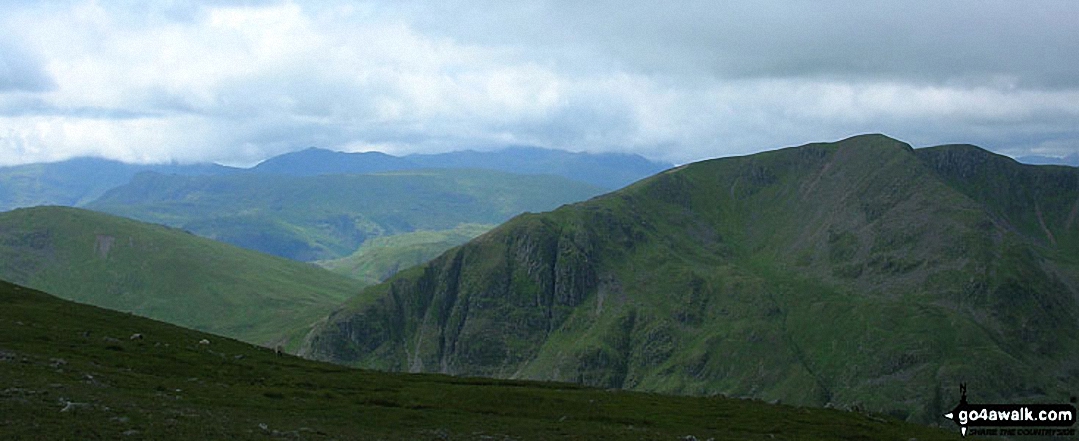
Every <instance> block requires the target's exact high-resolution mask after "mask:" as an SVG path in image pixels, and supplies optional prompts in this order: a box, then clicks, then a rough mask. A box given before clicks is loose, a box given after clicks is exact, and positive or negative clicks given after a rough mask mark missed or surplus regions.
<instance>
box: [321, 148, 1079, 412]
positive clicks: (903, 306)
mask: <svg viewBox="0 0 1079 441" xmlns="http://www.w3.org/2000/svg"><path fill="white" fill-rule="evenodd" d="M1076 213H1079V169H1074V168H1065V167H1036V166H1027V165H1022V164H1019V163H1017V162H1015V161H1013V160H1011V159H1009V158H1006V157H1003V156H999V155H995V154H992V153H989V152H987V151H985V150H982V149H980V148H977V147H974V146H965V145H948V146H940V147H932V148H925V149H919V150H915V149H912V148H911V146H909V145H907V144H905V143H903V142H900V141H897V140H894V139H891V138H888V137H886V136H883V135H863V136H857V137H853V138H849V139H845V140H842V141H839V142H834V143H816V144H808V145H804V146H801V147H794V148H787V149H782V150H776V151H770V152H764V153H759V154H755V155H750V156H743V157H734V158H722V159H715V160H709V161H703V162H698V163H693V164H689V165H685V166H682V167H678V168H676V169H672V170H669V171H667V172H664V173H660V174H658V175H655V176H653V177H651V178H649V179H645V180H643V181H640V182H638V183H636V184H634V185H631V186H629V187H627V188H625V189H623V190H620V191H617V192H614V193H610V194H607V195H604V196H601V197H597V198H594V199H592V200H589V201H586V202H582V203H578V204H574V205H570V206H565V207H562V208H560V209H558V210H555V211H552V212H548V213H542V214H524V215H521V216H518V217H516V218H514V219H513V220H511V221H509V222H507V223H505V224H503V225H502V226H500V227H498V228H496V229H495V230H493V231H491V232H489V233H488V234H485V235H483V236H480V237H478V238H477V239H475V240H473V241H471V242H469V243H467V244H465V245H463V246H460V247H457V248H454V249H451V250H450V251H448V252H446V253H445V254H443V255H442V256H440V257H439V258H437V259H435V260H433V261H431V262H430V263H428V264H426V265H424V266H421V267H417V268H413V269H411V270H407V271H404V272H402V273H399V274H398V275H397V276H395V277H394V278H392V279H390V280H388V281H387V282H385V283H382V284H380V285H376V286H373V287H370V288H368V289H366V290H365V291H363V293H361V294H360V295H359V296H357V297H356V298H354V299H352V300H351V301H350V302H349V303H347V304H346V306H344V307H343V308H342V309H340V310H338V311H336V312H335V313H333V314H332V315H330V316H329V317H328V318H327V319H326V320H325V321H324V322H323V323H322V324H320V325H319V326H317V327H316V329H315V330H314V331H312V333H311V334H309V335H308V337H307V340H306V342H305V345H304V347H303V348H302V352H303V353H304V354H306V355H307V356H310V357H313V358H318V359H322V360H329V361H334V362H337V363H344V364H349V365H354V366H362V367H368V368H377V369H385V370H398V371H412V372H421V371H423V372H444V373H449V374H457V375H481V376H491V377H504V378H528V379H543V380H558V381H573V382H579V383H584V384H589V385H598V386H604V387H615V388H628V389H639V390H648V391H659V392H669V393H684V394H717V393H718V394H726V395H733V396H747V397H755V398H761V399H766V400H781V401H783V402H787V403H793V404H804V405H816V406H825V405H836V406H857V407H860V408H863V409H868V410H873V411H882V412H888V413H891V414H893V415H896V416H899V417H901V418H906V419H910V420H915V421H920V422H934V421H937V420H938V419H939V415H940V414H941V413H942V411H943V410H946V409H945V408H946V407H949V406H951V405H952V401H953V399H954V398H953V396H954V395H955V393H954V389H955V388H956V387H957V385H958V384H959V383H960V382H965V383H967V384H968V386H969V388H970V390H971V391H972V399H977V400H978V401H981V402H994V401H1001V400H1006V401H1032V400H1033V401H1051V402H1059V401H1061V400H1067V398H1068V394H1069V393H1074V391H1075V390H1077V386H1079V342H1077V336H1079V332H1077V331H1079V306H1077V299H1079V224H1077V223H1076V216H1077V214H1076Z"/></svg>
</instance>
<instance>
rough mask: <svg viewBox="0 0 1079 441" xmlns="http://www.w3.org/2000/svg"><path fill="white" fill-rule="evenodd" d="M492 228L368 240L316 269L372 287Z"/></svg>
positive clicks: (461, 227)
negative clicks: (321, 268) (357, 247)
mask: <svg viewBox="0 0 1079 441" xmlns="http://www.w3.org/2000/svg"><path fill="white" fill-rule="evenodd" d="M491 228H494V225H482V224H461V225H458V226H457V227H454V228H451V229H448V230H439V231H415V232H412V233H401V234H395V235H392V236H385V237H378V238H375V239H371V240H368V241H367V242H364V244H363V245H361V246H360V248H359V249H358V250H356V252H355V253H352V254H351V255H348V256H345V257H342V258H340V259H334V260H323V261H319V262H316V263H317V264H318V265H319V266H321V267H323V268H326V269H328V270H330V271H333V272H335V273H338V274H342V275H346V276H349V277H352V278H354V279H357V280H360V281H362V282H363V283H364V284H367V285H374V284H376V283H379V282H381V281H383V280H386V279H387V278H389V277H390V276H392V275H394V274H397V272H398V271H401V270H403V269H405V268H410V267H413V266H416V265H419V264H422V263H425V262H427V261H429V260H431V259H434V258H435V257H438V255H440V254H442V253H443V252H445V251H446V250H448V249H450V248H453V247H455V246H457V245H460V244H463V243H465V242H468V241H469V240H472V239H473V238H475V237H476V236H479V235H481V234H483V233H486V232H487V231H490V229H491Z"/></svg>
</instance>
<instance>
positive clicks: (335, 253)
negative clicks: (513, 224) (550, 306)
mask: <svg viewBox="0 0 1079 441" xmlns="http://www.w3.org/2000/svg"><path fill="white" fill-rule="evenodd" d="M600 192H601V190H600V189H599V188H597V187H593V186H590V185H587V184H583V183H578V182H574V181H570V180H568V179H564V178H559V177H555V176H522V175H513V174H508V173H500V172H494V171H485V170H415V171H401V172H388V173H378V174H368V175H319V176H287V175H270V174H259V173H240V174H233V175H228V176H202V177H185V176H175V175H174V176H164V175H159V174H140V175H138V176H137V177H136V178H135V179H133V180H132V182H131V183H130V184H128V185H125V186H122V187H119V188H116V189H114V190H111V191H109V192H108V193H106V194H105V195H104V196H103V197H101V198H100V199H98V200H96V201H94V202H93V203H90V204H88V205H87V207H88V208H91V209H94V210H98V211H103V212H107V213H112V214H116V215H119V216H124V217H129V218H132V219H138V220H142V221H147V222H156V223H161V224H165V225H170V226H174V227H179V228H183V229H185V230H189V231H191V232H193V233H195V234H198V235H201V236H204V237H209V238H212V239H216V240H219V241H222V242H226V243H230V244H233V245H236V246H239V247H243V248H248V249H252V250H256V251H261V252H264V253H267V254H273V255H277V256H282V257H287V258H290V259H293V260H301V261H313V260H325V259H335V258H340V257H344V256H347V255H349V254H352V253H353V252H354V251H356V249H357V248H358V247H359V246H360V245H361V244H362V243H364V241H366V240H368V239H370V238H375V237H381V236H388V235H393V234H398V233H407V232H412V231H416V230H446V229H451V228H454V227H457V226H458V225H460V224H463V223H484V224H494V223H499V222H503V221H505V220H506V219H509V218H510V217H512V216H514V215H516V214H518V213H521V212H524V211H541V210H550V209H553V208H555V207H558V206H559V205H562V204H565V203H570V202H576V201H580V200H584V199H587V198H589V197H592V196H595V195H596V194H599V193H600Z"/></svg>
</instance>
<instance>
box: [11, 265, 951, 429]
mask: <svg viewBox="0 0 1079 441" xmlns="http://www.w3.org/2000/svg"><path fill="white" fill-rule="evenodd" d="M0 304H3V305H4V307H3V308H0V386H2V388H0V438H3V439H126V438H131V439H144V438H145V439H183V440H190V439H279V438H280V439H363V440H369V439H384V440H415V439H516V440H543V439H632V440H642V439H644V440H671V439H682V438H685V437H686V436H687V435H692V436H694V437H696V438H697V439H718V440H770V439H774V438H776V437H779V438H781V439H782V438H791V439H822V438H826V437H831V438H841V439H888V440H907V439H910V438H912V437H914V438H917V439H921V440H930V439H941V440H943V439H954V438H955V437H956V432H955V431H954V430H948V431H944V430H939V429H930V428H927V427H918V426H914V425H911V424H904V423H901V422H899V421H895V420H889V419H883V418H880V417H879V416H875V415H866V414H860V413H853V412H841V411H838V410H827V409H803V408H796V407H791V406H775V405H768V404H765V403H762V402H755V401H743V400H734V399H728V398H722V397H713V398H687V397H664V396H656V395H649V394H640V393H612V392H608V391H604V390H599V389H587V388H582V387H579V386H574V385H569V384H564V383H561V384H557V383H556V384H544V383H532V382H521V381H513V382H511V381H492V380H484V379H458V378H453V377H446V376H441V375H401V374H387V373H379V372H371V371H361V370H355V369H347V368H342V367H339V366H332V365H327V364H323V363H316V362H311V361H307V360H302V359H299V358H295V357H290V356H275V355H274V353H273V351H270V350H267V349H263V348H257V347H253V346H250V345H246V344H242V343H239V342H236V341H233V340H229V339H225V338H219V337H217V336H213V335H207V334H204V333H201V332H196V331H192V330H188V329H182V328H178V327H175V326H172V325H167V324H164V323H160V322H155V321H153V320H148V319H145V318H141V317H137V316H132V315H129V314H122V313H118V312H115V311H109V310H104V309H100V308H96V307H93V306H88V305H82V304H77V303H72V302H67V301H63V300H59V299H57V298H55V297H51V296H49V295H47V294H44V293H41V292H36V291H33V290H30V289H27V288H23V287H19V286H16V285H11V284H9V283H6V282H0ZM134 334H140V335H141V338H135V339H131V338H130V336H133V335H134ZM203 339H206V340H207V341H208V342H209V344H199V343H198V342H199V341H200V340H203ZM447 397H453V399H446V398H447Z"/></svg>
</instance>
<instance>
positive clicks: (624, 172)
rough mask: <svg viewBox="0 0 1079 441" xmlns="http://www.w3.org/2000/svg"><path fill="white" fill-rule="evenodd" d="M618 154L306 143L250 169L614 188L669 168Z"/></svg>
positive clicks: (302, 174) (635, 156)
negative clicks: (398, 152)
mask: <svg viewBox="0 0 1079 441" xmlns="http://www.w3.org/2000/svg"><path fill="white" fill-rule="evenodd" d="M673 166H674V165H673V164H670V163H663V162H655V161H649V160H647V159H645V158H643V157H641V156H638V155H629V154H623V153H598V154H597V153H571V152H567V151H562V150H551V149H542V148H536V147H509V148H505V149H502V150H495V151H489V152H477V151H471V150H465V151H457V152H450V153H438V154H413V155H407V156H403V157H397V156H391V155H387V154H385V153H379V152H366V153H342V152H333V151H329V150H323V149H318V148H309V149H306V150H301V151H298V152H292V153H286V154H284V155H280V156H276V157H273V158H270V159H267V160H266V161H264V162H262V163H260V164H258V165H256V166H255V167H254V168H253V169H252V170H253V171H255V172H260V173H277V174H288V175H295V176H314V175H322V174H340V173H350V174H353V173H375V172H386V171H399V170H416V169H430V168H436V169H445V168H454V169H483V170H497V171H502V172H506V173H515V174H523V175H555V176H561V177H564V178H567V179H572V180H575V181H579V182H585V183H588V184H592V185H594V186H597V187H600V188H603V189H605V190H615V189H618V188H622V187H624V186H626V185H629V184H631V183H633V182H635V181H637V180H640V179H643V178H645V177H648V176H651V175H654V174H656V173H659V172H661V171H663V170H666V169H668V168H671V167H673Z"/></svg>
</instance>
